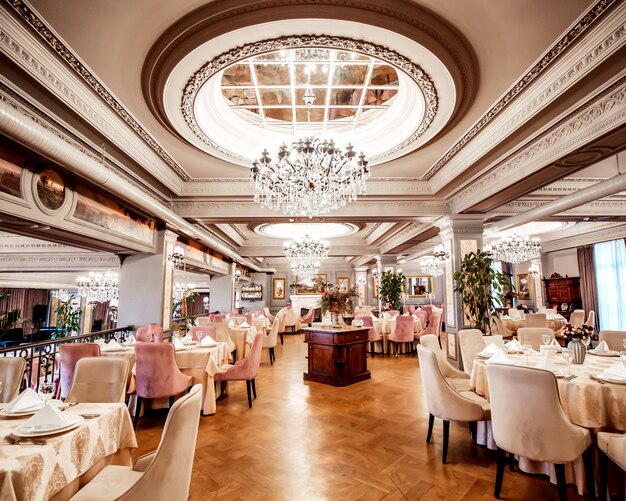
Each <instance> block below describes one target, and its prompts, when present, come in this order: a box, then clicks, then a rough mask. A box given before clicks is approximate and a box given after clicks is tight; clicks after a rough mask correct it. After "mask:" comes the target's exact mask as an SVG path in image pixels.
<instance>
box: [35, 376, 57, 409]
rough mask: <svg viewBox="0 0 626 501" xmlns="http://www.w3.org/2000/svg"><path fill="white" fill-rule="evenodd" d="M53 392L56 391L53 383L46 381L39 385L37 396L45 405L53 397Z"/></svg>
mask: <svg viewBox="0 0 626 501" xmlns="http://www.w3.org/2000/svg"><path fill="white" fill-rule="evenodd" d="M55 390H56V387H55V384H54V383H53V382H49V381H47V382H44V383H41V384H40V385H39V396H40V397H41V399H42V400H43V401H44V402H45V403H46V404H47V403H48V401H49V400H50V399H51V398H52V397H53V395H54V391H55Z"/></svg>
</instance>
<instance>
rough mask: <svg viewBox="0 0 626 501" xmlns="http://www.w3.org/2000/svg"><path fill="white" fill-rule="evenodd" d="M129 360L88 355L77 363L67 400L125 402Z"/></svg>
mask: <svg viewBox="0 0 626 501" xmlns="http://www.w3.org/2000/svg"><path fill="white" fill-rule="evenodd" d="M128 376H129V364H128V360H126V359H125V358H121V357H111V358H109V357H87V358H81V359H80V360H79V361H78V362H77V363H76V369H75V372H74V381H73V382H72V386H71V388H70V391H69V393H68V394H67V398H66V399H65V401H66V402H70V403H73V402H83V403H88V402H89V403H116V402H124V400H125V397H126V381H127V379H128Z"/></svg>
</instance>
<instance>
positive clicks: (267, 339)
mask: <svg viewBox="0 0 626 501" xmlns="http://www.w3.org/2000/svg"><path fill="white" fill-rule="evenodd" d="M278 327H279V325H278V322H274V323H273V324H272V328H271V329H270V331H269V333H268V334H267V335H266V336H263V348H274V346H276V341H277V339H278Z"/></svg>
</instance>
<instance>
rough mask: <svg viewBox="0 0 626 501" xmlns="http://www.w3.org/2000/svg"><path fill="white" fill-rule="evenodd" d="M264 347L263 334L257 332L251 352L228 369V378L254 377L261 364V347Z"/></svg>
mask: <svg viewBox="0 0 626 501" xmlns="http://www.w3.org/2000/svg"><path fill="white" fill-rule="evenodd" d="M262 348H263V334H261V333H260V332H257V333H256V334H255V335H254V341H252V348H251V349H250V352H249V353H248V354H247V355H246V356H245V357H243V358H242V359H241V360H239V361H238V362H237V363H236V364H235V365H233V366H232V367H230V368H229V369H228V373H227V378H228V377H229V376H230V378H231V379H254V378H256V376H257V374H258V372H259V366H260V365H261V349H262Z"/></svg>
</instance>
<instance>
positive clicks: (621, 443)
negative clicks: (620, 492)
mask: <svg viewBox="0 0 626 501" xmlns="http://www.w3.org/2000/svg"><path fill="white" fill-rule="evenodd" d="M597 437H598V448H599V449H600V451H599V452H598V470H599V472H600V478H599V482H598V483H599V486H598V489H599V493H598V497H599V498H600V501H605V500H606V492H607V487H608V480H609V478H608V470H609V459H610V460H611V461H613V462H614V463H615V464H616V465H617V466H619V467H620V468H621V469H622V470H624V471H626V435H624V434H618V433H608V432H605V431H600V432H598V436H597Z"/></svg>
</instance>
